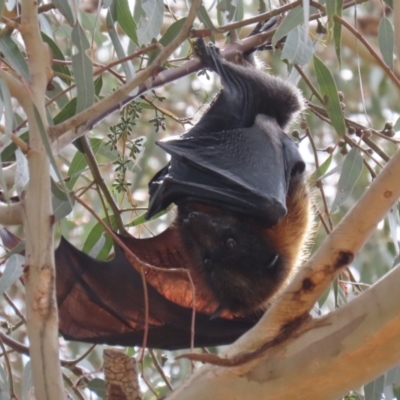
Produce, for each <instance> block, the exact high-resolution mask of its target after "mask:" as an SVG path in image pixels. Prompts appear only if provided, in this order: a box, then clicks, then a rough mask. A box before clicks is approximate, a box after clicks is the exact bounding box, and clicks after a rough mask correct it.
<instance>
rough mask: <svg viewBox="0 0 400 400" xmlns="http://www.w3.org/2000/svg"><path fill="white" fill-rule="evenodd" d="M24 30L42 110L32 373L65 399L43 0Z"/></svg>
mask: <svg viewBox="0 0 400 400" xmlns="http://www.w3.org/2000/svg"><path fill="white" fill-rule="evenodd" d="M20 31H21V35H22V38H23V40H24V43H25V47H26V52H27V56H28V67H29V82H26V85H28V87H27V90H26V92H28V93H26V95H27V94H28V97H30V98H31V101H32V103H33V104H34V105H35V107H36V111H37V112H34V107H33V106H32V107H29V109H28V110H27V109H26V110H25V111H26V113H27V118H28V124H29V149H28V152H27V158H28V166H29V184H28V187H27V190H26V200H25V209H24V211H25V212H24V228H25V235H26V252H25V254H26V264H25V275H24V279H25V283H26V285H25V287H26V314H27V315H26V320H27V327H28V335H29V342H30V355H31V362H32V374H33V382H34V387H35V397H36V398H37V399H43V400H52V399H63V398H65V393H64V385H63V380H62V375H61V368H60V362H59V357H58V315H57V303H56V298H55V268H54V238H53V225H54V215H53V210H52V204H51V187H50V167H49V159H48V155H47V153H46V150H45V147H44V144H43V139H42V136H41V129H43V130H44V131H46V130H47V127H48V125H47V119H46V111H45V92H46V86H47V83H48V81H49V79H50V78H51V75H52V70H51V55H50V52H49V48H48V46H47V45H46V44H44V43H43V41H42V39H41V33H40V30H39V22H38V15H37V2H35V1H32V0H23V1H22V11H21V28H20ZM39 120H40V121H39ZM42 133H43V132H42Z"/></svg>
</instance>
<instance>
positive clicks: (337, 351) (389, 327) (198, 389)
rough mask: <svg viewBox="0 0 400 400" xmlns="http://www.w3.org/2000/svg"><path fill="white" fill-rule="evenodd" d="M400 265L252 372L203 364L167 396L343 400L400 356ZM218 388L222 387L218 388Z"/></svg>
mask: <svg viewBox="0 0 400 400" xmlns="http://www.w3.org/2000/svg"><path fill="white" fill-rule="evenodd" d="M399 282H400V268H397V269H395V270H393V271H392V272H391V273H390V274H388V275H387V276H386V277H385V278H384V279H383V280H381V281H380V282H378V283H377V284H375V285H374V286H373V287H372V288H371V289H369V290H368V291H366V292H364V293H363V294H362V295H360V296H359V297H358V298H356V299H355V300H353V301H352V302H351V303H349V304H347V305H346V306H345V307H343V308H341V309H338V310H337V311H335V312H333V313H331V314H329V315H328V316H327V317H324V318H321V319H315V320H312V321H310V322H308V323H306V324H305V325H304V326H303V327H302V330H301V332H298V333H297V335H296V336H295V337H294V338H292V339H290V340H289V341H287V342H285V343H283V344H281V345H279V346H276V347H274V348H272V349H270V351H268V352H267V353H266V354H265V356H264V358H263V359H262V360H261V361H260V362H259V363H258V364H257V365H255V366H254V367H253V368H252V369H251V370H249V371H247V372H245V373H243V374H237V372H236V371H233V370H232V369H229V368H221V367H215V366H207V367H203V368H202V369H201V370H200V371H199V372H198V373H197V374H195V376H194V377H193V378H192V379H190V380H189V381H188V382H187V383H186V384H184V385H182V386H181V387H179V388H178V389H176V391H175V392H173V393H172V394H171V395H170V396H169V397H168V399H169V400H179V399H188V398H190V399H192V400H200V399H204V398H206V396H209V395H210V389H209V388H210V387H213V388H214V390H213V392H212V393H213V399H215V400H220V399H221V400H222V399H230V398H240V399H242V400H246V399H260V400H263V399H270V400H272V399H273V400H283V399H297V400H303V399H305V400H307V399H310V398H313V399H324V400H330V399H332V400H333V399H338V398H341V397H342V396H343V395H344V394H346V393H348V392H349V390H351V389H354V388H357V387H360V386H361V385H363V384H365V383H367V382H369V381H371V380H372V379H374V378H375V377H377V376H379V375H381V374H383V373H384V372H385V371H387V370H389V369H390V368H392V367H393V366H394V365H396V364H398V362H399V360H400V341H399V340H398V338H399V335H400V312H399V311H400V306H399V305H400V292H399V290H398V283H399ZM216 388H218V389H216Z"/></svg>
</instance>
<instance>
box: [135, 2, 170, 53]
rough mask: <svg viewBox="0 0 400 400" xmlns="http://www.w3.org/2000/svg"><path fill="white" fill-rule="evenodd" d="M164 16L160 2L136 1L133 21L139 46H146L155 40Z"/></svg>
mask: <svg viewBox="0 0 400 400" xmlns="http://www.w3.org/2000/svg"><path fill="white" fill-rule="evenodd" d="M163 16H164V2H163V1H162V0H136V1H135V12H134V19H135V21H136V24H137V38H138V42H139V46H143V45H148V44H149V43H150V42H151V41H152V40H153V39H157V37H158V35H159V33H160V30H161V26H162V22H163Z"/></svg>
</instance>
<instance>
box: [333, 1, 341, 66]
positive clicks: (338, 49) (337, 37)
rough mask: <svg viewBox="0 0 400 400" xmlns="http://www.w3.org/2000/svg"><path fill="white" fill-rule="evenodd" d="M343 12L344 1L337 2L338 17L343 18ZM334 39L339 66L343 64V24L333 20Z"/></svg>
mask: <svg viewBox="0 0 400 400" xmlns="http://www.w3.org/2000/svg"><path fill="white" fill-rule="evenodd" d="M342 12H343V0H336V15H338V16H339V17H341V16H342ZM333 39H334V41H335V51H336V57H337V59H338V61H339V65H341V64H342V54H341V46H342V24H341V23H340V22H339V21H336V20H333Z"/></svg>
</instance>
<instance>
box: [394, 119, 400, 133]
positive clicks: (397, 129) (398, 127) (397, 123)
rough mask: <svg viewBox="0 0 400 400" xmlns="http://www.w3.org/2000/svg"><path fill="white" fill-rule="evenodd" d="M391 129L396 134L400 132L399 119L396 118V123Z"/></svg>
mask: <svg viewBox="0 0 400 400" xmlns="http://www.w3.org/2000/svg"><path fill="white" fill-rule="evenodd" d="M393 129H394V130H395V131H396V132H397V131H400V117H399V118H397V121H396V122H395V124H394V126H393Z"/></svg>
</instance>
